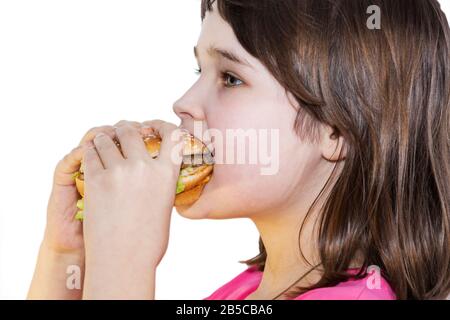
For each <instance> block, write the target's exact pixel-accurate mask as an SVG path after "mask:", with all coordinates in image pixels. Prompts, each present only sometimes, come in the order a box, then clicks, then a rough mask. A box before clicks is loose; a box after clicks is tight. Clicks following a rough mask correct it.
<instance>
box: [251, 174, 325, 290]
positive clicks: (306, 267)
mask: <svg viewBox="0 0 450 320" xmlns="http://www.w3.org/2000/svg"><path fill="white" fill-rule="evenodd" d="M329 174H331V172H329ZM323 176H328V175H325V174H324V175H323ZM324 184H325V182H324V181H319V182H317V181H316V183H315V184H310V185H308V186H306V185H303V188H300V187H299V188H298V189H296V190H297V192H296V194H295V195H292V197H291V199H293V200H292V201H289V199H287V201H285V204H284V206H283V207H281V208H277V209H276V210H272V211H271V212H265V213H258V214H257V215H254V216H252V217H250V218H251V220H252V221H253V222H254V223H255V225H256V227H257V229H258V231H259V234H260V236H261V239H262V241H263V243H264V247H265V249H266V254H267V258H266V263H265V268H264V274H263V277H262V280H261V283H260V285H259V287H258V289H257V290H256V291H255V292H254V294H252V296H254V297H258V298H261V297H263V298H264V297H267V298H273V297H275V296H277V295H278V294H279V293H281V292H284V291H286V289H288V288H291V286H292V285H293V284H295V285H296V286H297V285H300V286H304V287H308V286H311V285H313V284H315V283H316V282H318V281H319V280H320V277H321V271H320V269H321V268H320V266H318V267H317V268H315V269H314V270H313V271H311V272H310V273H308V271H310V270H311V269H312V268H314V267H316V266H317V265H319V264H320V257H319V251H318V246H317V239H318V233H317V227H318V223H316V222H317V219H318V218H319V217H320V214H321V208H322V206H323V204H324V200H325V199H326V198H327V196H328V192H327V191H326V190H324V193H323V194H322V195H321V196H320V197H319V198H317V197H318V195H319V194H320V191H321V189H322V188H323V186H324ZM328 190H330V189H328ZM299 195H301V197H299ZM316 198H317V199H316ZM313 203H314V206H312V204H313ZM302 224H303V228H302V232H301V233H300V237H299V232H300V229H301V227H302ZM300 248H301V251H300ZM302 254H303V255H302ZM306 273H308V274H307V275H306V276H305V277H304V278H303V279H302V280H301V281H299V282H297V283H296V281H297V280H299V279H300V278H301V277H302V276H303V275H305V274H306Z"/></svg>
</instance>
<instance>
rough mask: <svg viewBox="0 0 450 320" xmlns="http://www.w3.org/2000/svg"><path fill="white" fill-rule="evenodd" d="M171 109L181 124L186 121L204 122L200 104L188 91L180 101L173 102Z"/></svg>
mask: <svg viewBox="0 0 450 320" xmlns="http://www.w3.org/2000/svg"><path fill="white" fill-rule="evenodd" d="M172 109H173V112H175V114H176V115H177V116H178V117H179V118H180V119H181V121H182V122H184V121H188V120H197V121H203V120H205V113H204V110H203V108H202V106H201V104H200V103H199V101H198V99H197V98H195V97H194V96H193V94H192V92H190V91H188V92H186V93H185V94H184V95H183V96H182V97H181V98H180V99H178V100H177V101H175V103H174V104H173V107H172Z"/></svg>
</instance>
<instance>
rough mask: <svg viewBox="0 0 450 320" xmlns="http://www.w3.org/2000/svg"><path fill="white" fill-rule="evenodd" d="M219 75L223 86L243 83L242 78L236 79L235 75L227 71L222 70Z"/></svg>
mask: <svg viewBox="0 0 450 320" xmlns="http://www.w3.org/2000/svg"><path fill="white" fill-rule="evenodd" d="M221 77H222V80H223V83H224V85H225V87H227V88H234V87H238V86H240V85H242V84H243V83H244V82H243V81H242V80H240V79H238V78H237V77H235V76H234V75H232V74H231V73H228V72H222V76H221Z"/></svg>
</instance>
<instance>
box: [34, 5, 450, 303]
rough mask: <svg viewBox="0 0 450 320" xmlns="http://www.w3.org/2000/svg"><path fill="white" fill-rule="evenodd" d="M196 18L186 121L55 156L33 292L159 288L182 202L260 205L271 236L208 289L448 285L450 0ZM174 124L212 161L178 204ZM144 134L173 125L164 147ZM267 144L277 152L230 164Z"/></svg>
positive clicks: (201, 214) (209, 8)
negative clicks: (152, 148)
mask: <svg viewBox="0 0 450 320" xmlns="http://www.w3.org/2000/svg"><path fill="white" fill-rule="evenodd" d="M377 14H379V15H378V16H377ZM199 18H200V19H201V23H202V27H201V32H200V34H199V37H198V41H197V42H196V43H194V44H193V54H194V55H195V58H196V61H197V64H198V70H197V73H198V78H197V79H196V81H195V83H193V84H192V86H191V87H190V88H187V90H186V92H185V93H184V94H183V95H182V96H181V97H178V99H176V101H175V102H174V104H173V112H174V113H175V114H176V115H177V117H178V118H179V119H180V124H178V125H176V124H172V123H169V122H166V121H162V120H149V121H143V122H138V121H120V122H118V123H116V124H111V125H101V126H98V127H95V128H93V129H91V130H89V131H88V132H87V133H85V135H84V136H83V137H82V139H81V142H80V144H79V145H78V146H73V147H74V149H73V150H72V151H71V152H69V153H68V154H67V155H65V156H63V157H62V158H61V161H60V162H59V163H58V164H57V166H56V168H55V171H54V178H53V189H52V192H51V195H50V198H49V201H48V209H47V226H46V230H45V234H44V239H43V241H42V244H41V249H40V252H39V257H38V262H37V264H36V269H35V273H34V277H33V280H32V283H31V286H30V289H29V294H28V297H29V298H30V299H154V297H155V291H157V290H158V288H157V286H156V285H155V274H156V270H157V268H158V265H159V264H160V262H161V260H162V259H163V257H164V255H165V253H166V249H167V246H168V241H169V229H170V220H171V219H170V216H171V212H172V209H173V208H175V210H176V211H177V213H178V214H180V215H181V216H183V217H185V218H189V219H217V220H222V219H235V218H246V219H250V220H251V221H252V222H253V223H254V224H255V226H256V228H257V229H258V232H259V235H260V238H259V239H254V241H255V242H256V241H259V252H255V256H254V257H243V259H245V258H246V259H247V260H244V261H242V262H243V271H242V273H240V274H237V275H236V277H234V278H232V279H230V281H229V282H227V283H224V284H223V286H221V287H219V288H217V290H215V291H214V292H207V293H205V294H204V297H205V299H211V300H222V299H224V300H226V299H237V300H268V299H296V300H310V299H318V300H323V299H340V300H342V299H348V300H394V299H399V300H403V299H445V298H446V297H447V296H448V295H449V294H450V163H449V159H450V135H449V127H450V126H449V122H450V111H449V103H450V55H449V54H450V30H449V25H448V21H447V19H446V16H445V14H444V13H443V11H442V10H441V8H440V4H439V2H438V1H437V0H396V1H393V0H333V1H330V0H283V1H273V0H202V1H201V6H200V7H199ZM377 19H379V20H377ZM175 41H176V39H175ZM151 116H152V115H149V117H150V118H151ZM198 126H200V127H202V129H201V130H200V132H198V131H197V129H196V128H197V127H198ZM179 129H183V130H184V131H187V132H189V133H190V134H192V135H194V136H195V137H196V138H197V139H199V140H201V141H202V142H203V143H204V144H205V145H207V146H208V147H209V148H210V151H211V152H212V154H210V155H209V156H213V157H215V158H216V159H215V160H216V161H215V164H214V170H213V171H212V174H211V177H210V178H208V181H207V182H208V183H206V184H205V185H204V188H203V190H202V193H201V196H200V197H199V198H198V200H197V201H195V202H194V203H192V204H189V205H176V206H175V207H174V205H173V204H174V200H175V194H176V192H175V190H179V188H180V185H179V184H178V185H177V181H178V175H179V172H180V167H182V166H183V163H182V159H181V158H180V159H179V160H178V161H175V160H174V157H173V149H174V148H175V147H176V145H177V144H178V143H179V142H180V141H179V139H178V140H177V139H173V135H174V133H175V132H176V131H177V130H179ZM146 132H147V133H148V132H152V133H156V134H157V135H159V136H160V137H161V148H160V151H159V155H158V157H157V158H153V157H151V156H150V155H149V153H148V152H147V150H146V148H145V145H144V144H143V142H142V135H143V134H144V133H146ZM229 132H233V133H235V136H234V138H236V139H233V141H234V142H235V140H239V139H241V140H240V141H241V142H242V144H236V143H232V142H231V141H230V140H231V139H229V136H230V135H227V133H229ZM272 133H273V134H272ZM114 139H116V140H118V141H120V144H121V150H119V149H118V148H117V145H116V144H115V142H114ZM252 139H255V140H252ZM264 139H265V140H264ZM248 141H250V143H248V144H245V142H248ZM264 141H266V142H267V141H269V142H270V143H268V148H269V149H267V150H270V151H271V153H270V154H271V155H272V156H274V157H273V158H270V159H271V160H274V161H275V160H276V165H274V163H270V164H269V163H262V162H258V161H255V162H252V161H251V160H250V159H252V158H251V157H248V158H245V157H244V159H243V161H242V162H239V161H234V162H227V161H219V158H220V156H223V158H224V159H227V157H226V155H229V154H230V153H233V154H234V153H239V152H241V151H245V153H246V154H251V153H252V152H258V151H260V150H259V148H261V147H262V145H263V144H264V143H263V142H264ZM240 146H243V147H242V148H241V147H240ZM267 150H265V151H267ZM259 154H261V153H259ZM262 154H264V152H263V153H262ZM81 161H83V164H84V188H85V197H84V203H83V211H84V213H85V217H84V220H83V221H82V222H80V221H79V220H77V219H74V216H75V215H76V213H77V211H78V209H79V208H77V206H76V204H77V202H78V200H79V195H78V193H77V190H76V186H75V182H74V179H73V175H74V173H76V172H78V170H79V169H80V163H81ZM270 165H272V166H271V168H272V169H273V170H269V171H267V170H266V171H265V173H266V174H262V171H261V169H262V168H263V167H265V168H266V169H267V168H268V167H270ZM177 188H178V189H177ZM149 190H151V192H148V191H149ZM231 236H232V235H230V237H231ZM225 241H226V240H225ZM193 250H194V249H193ZM68 265H78V266H80V268H81V274H82V275H83V281H82V283H81V287H80V289H79V290H68V289H67V287H66V276H67V275H66V269H67V266H68ZM182 285H183V284H182V283H181V284H180V286H182Z"/></svg>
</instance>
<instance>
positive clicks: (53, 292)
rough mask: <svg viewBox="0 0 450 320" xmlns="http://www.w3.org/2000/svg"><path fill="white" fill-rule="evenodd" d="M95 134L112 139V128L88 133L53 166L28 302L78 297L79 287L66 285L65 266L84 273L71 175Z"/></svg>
mask: <svg viewBox="0 0 450 320" xmlns="http://www.w3.org/2000/svg"><path fill="white" fill-rule="evenodd" d="M99 132H105V133H106V134H109V135H111V136H112V135H113V134H114V128H113V127H111V126H104V127H97V128H93V129H91V130H89V131H88V132H87V133H86V134H85V135H84V137H83V139H81V142H80V144H79V146H78V147H77V148H75V149H73V150H72V151H71V152H70V153H69V154H67V155H66V156H65V157H64V158H63V159H62V160H60V161H59V162H58V165H57V166H56V169H55V172H54V177H53V187H52V192H51V195H50V199H49V202H48V206H47V226H46V229H45V234H44V240H43V241H42V244H41V248H40V250H39V256H38V260H37V263H36V269H35V272H34V276H33V280H32V282H31V285H30V289H29V292H28V298H29V299H80V298H81V290H80V289H82V288H69V287H67V284H66V280H67V277H68V274H67V271H68V267H71V266H78V267H79V270H80V275H79V276H80V277H81V279H82V277H83V273H84V242H83V236H82V225H81V223H80V222H79V221H76V220H74V216H75V213H76V211H77V208H76V203H77V200H78V197H79V195H78V192H77V191H76V187H75V182H74V179H73V174H74V173H75V172H77V171H78V170H79V167H80V162H81V158H82V155H83V148H84V147H85V146H87V145H89V144H92V139H93V138H94V136H95V135H96V134H97V133H99ZM81 281H82V280H80V282H81Z"/></svg>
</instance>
